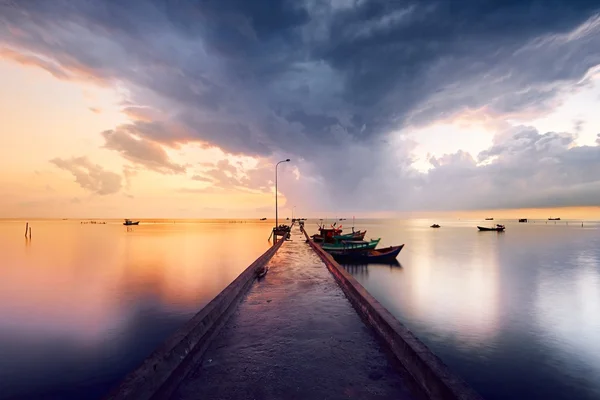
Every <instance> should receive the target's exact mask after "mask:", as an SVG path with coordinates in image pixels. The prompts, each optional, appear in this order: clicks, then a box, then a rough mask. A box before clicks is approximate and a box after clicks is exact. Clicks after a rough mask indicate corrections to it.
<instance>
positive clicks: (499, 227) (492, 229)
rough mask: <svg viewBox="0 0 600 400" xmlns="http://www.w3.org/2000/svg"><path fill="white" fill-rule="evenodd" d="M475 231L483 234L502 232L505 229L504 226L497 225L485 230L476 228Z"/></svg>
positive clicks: (479, 227)
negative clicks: (477, 230)
mask: <svg viewBox="0 0 600 400" xmlns="http://www.w3.org/2000/svg"><path fill="white" fill-rule="evenodd" d="M477 229H479V230H480V231H483V232H504V229H506V227H505V226H504V225H500V224H497V225H496V227H494V228H487V227H485V226H478V227H477Z"/></svg>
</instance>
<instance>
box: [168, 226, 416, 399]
mask: <svg viewBox="0 0 600 400" xmlns="http://www.w3.org/2000/svg"><path fill="white" fill-rule="evenodd" d="M192 368H193V372H192V374H191V375H190V376H189V377H188V378H187V379H186V380H185V381H184V382H183V383H182V384H181V385H180V386H179V388H178V390H177V391H176V392H175V393H174V394H173V396H172V397H171V398H172V399H178V400H191V399H236V400H237V399H348V398H356V399H397V400H400V399H414V398H416V397H415V396H414V395H413V394H412V393H410V391H409V384H408V382H407V379H406V378H405V377H404V376H402V375H401V374H400V373H399V372H398V370H397V369H396V368H394V367H393V366H392V365H390V360H389V358H388V357H387V356H386V354H385V352H384V351H383V350H382V348H381V347H380V345H379V343H378V342H377V341H376V339H375V337H374V335H373V334H372V332H371V330H370V329H369V328H368V327H367V326H365V324H364V323H363V322H362V321H361V319H360V317H359V316H358V314H357V313H356V311H355V310H354V309H353V308H352V305H351V304H350V302H349V301H348V299H347V298H346V297H345V295H344V293H343V292H342V290H341V289H340V287H339V286H338V285H337V284H336V282H335V280H334V279H333V277H332V275H331V274H330V273H329V271H328V270H327V267H326V266H325V264H323V262H322V261H321V259H320V258H319V257H318V256H317V255H316V254H315V253H314V251H313V250H312V249H311V248H310V247H309V246H308V245H307V244H306V243H305V239H304V236H303V235H301V234H300V233H299V231H298V230H296V229H295V230H293V231H292V241H291V242H286V243H285V244H284V246H283V247H282V248H281V249H280V250H279V251H278V252H277V254H276V255H275V256H274V257H273V258H272V259H271V261H270V262H269V272H268V274H267V275H266V276H265V278H263V279H262V280H261V281H258V282H255V283H254V285H253V286H252V288H251V289H250V290H249V292H248V294H247V296H246V298H245V299H244V300H243V301H242V303H241V304H240V305H239V306H238V308H237V310H236V311H235V313H234V314H233V315H232V317H231V318H230V319H229V321H228V322H227V323H226V324H225V326H224V327H223V329H222V331H221V333H220V335H219V336H218V337H217V338H216V339H215V340H214V341H213V342H212V344H211V345H210V347H209V348H208V350H207V351H206V353H205V356H204V357H203V360H202V362H200V363H199V364H197V365H195V366H193V367H192Z"/></svg>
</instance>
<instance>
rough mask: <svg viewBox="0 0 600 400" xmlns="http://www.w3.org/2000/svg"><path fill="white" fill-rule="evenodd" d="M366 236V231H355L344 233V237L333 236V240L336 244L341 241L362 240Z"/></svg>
mask: <svg viewBox="0 0 600 400" xmlns="http://www.w3.org/2000/svg"><path fill="white" fill-rule="evenodd" d="M366 234H367V231H357V232H352V233H346V234H344V235H337V236H334V237H333V240H334V241H336V242H337V241H341V240H363V239H364V238H365V235H366Z"/></svg>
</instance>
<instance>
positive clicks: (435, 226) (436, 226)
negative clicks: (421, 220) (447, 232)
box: [430, 224, 440, 228]
mask: <svg viewBox="0 0 600 400" xmlns="http://www.w3.org/2000/svg"><path fill="white" fill-rule="evenodd" d="M439 227H440V226H439V225H438V224H433V225H431V226H430V228H439Z"/></svg>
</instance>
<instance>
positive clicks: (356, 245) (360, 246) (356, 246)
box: [322, 239, 381, 252]
mask: <svg viewBox="0 0 600 400" xmlns="http://www.w3.org/2000/svg"><path fill="white" fill-rule="evenodd" d="M380 240H381V239H374V240H371V241H369V242H363V241H356V242H353V241H350V240H348V241H342V242H340V243H323V245H322V247H323V250H325V251H338V250H340V251H341V250H343V251H348V252H351V251H361V250H372V249H374V248H375V247H377V245H378V244H379V241H380Z"/></svg>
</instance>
